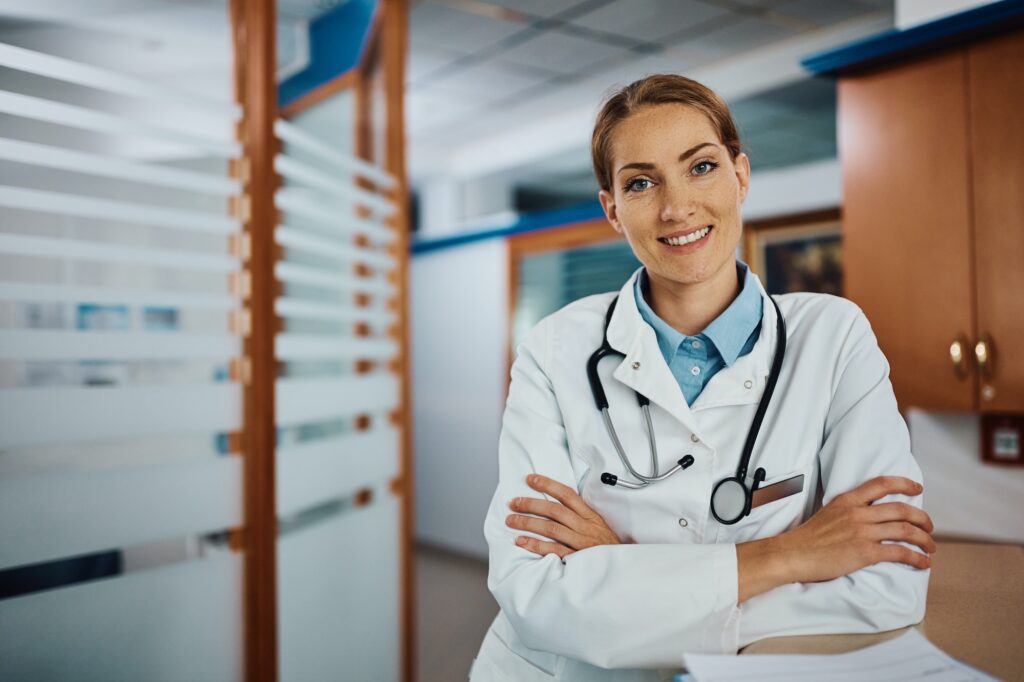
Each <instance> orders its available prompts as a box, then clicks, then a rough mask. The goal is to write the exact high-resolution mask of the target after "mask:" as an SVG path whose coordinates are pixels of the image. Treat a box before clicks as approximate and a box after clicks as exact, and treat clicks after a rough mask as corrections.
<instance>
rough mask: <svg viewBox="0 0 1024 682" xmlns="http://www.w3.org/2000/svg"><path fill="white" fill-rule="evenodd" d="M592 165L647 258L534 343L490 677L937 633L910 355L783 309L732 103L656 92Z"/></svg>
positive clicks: (501, 542) (848, 309) (699, 91)
mask: <svg viewBox="0 0 1024 682" xmlns="http://www.w3.org/2000/svg"><path fill="white" fill-rule="evenodd" d="M592 154H593V161H594V171H595V173H596V175H597V179H598V183H599V185H600V187H601V191H600V200H601V205H602V206H603V207H604V211H605V214H606V216H607V218H608V221H609V222H610V223H611V225H612V227H614V228H615V230H617V231H618V232H620V233H622V234H624V235H625V237H626V239H627V240H628V242H629V244H630V246H631V248H632V250H633V252H634V253H635V254H636V256H637V258H638V259H639V260H640V261H641V262H642V263H643V268H641V269H640V270H639V271H638V272H637V273H636V274H634V275H633V277H631V278H630V280H629V281H628V282H626V283H625V285H624V286H623V287H622V289H621V290H620V291H618V292H614V293H609V294H601V295H597V296H590V297H588V298H584V299H582V300H579V301H576V302H575V303H572V304H570V305H569V306H567V307H565V308H563V309H562V310H560V311H558V312H556V313H555V314H553V315H551V316H550V317H548V318H546V319H545V320H543V321H542V322H541V323H540V324H539V325H538V326H537V327H536V328H535V329H534V330H533V331H532V332H531V333H530V335H529V337H528V338H527V340H526V341H525V343H523V344H522V345H521V347H520V348H519V350H518V357H517V359H516V361H515V363H514V365H513V367H512V382H511V385H510V389H509V396H508V403H507V406H506V410H505V416H504V422H503V428H502V433H501V439H500V443H499V452H498V456H499V481H498V488H497V490H496V492H495V494H494V498H493V501H492V503H491V506H490V509H489V511H488V515H487V519H486V522H485V525H484V531H485V534H486V537H487V542H488V544H489V547H490V568H489V578H488V586H489V588H490V590H491V592H492V593H493V594H494V596H495V598H496V599H497V601H498V603H499V605H500V606H501V612H500V613H499V614H498V616H497V618H496V619H495V621H494V623H493V624H492V625H491V627H490V629H489V630H488V632H487V634H486V636H485V638H484V641H483V645H482V647H481V649H480V652H479V654H478V656H477V658H476V660H475V661H474V664H473V668H472V671H471V673H470V679H471V680H473V681H474V682H484V681H490V680H507V681H511V682H529V681H531V680H545V681H547V680H553V679H557V680H587V681H593V680H617V681H618V680H652V681H653V680H662V679H671V677H670V675H671V672H672V671H673V670H678V669H679V668H680V667H681V664H682V654H683V653H684V652H704V653H735V652H736V651H737V650H738V649H739V648H741V647H743V646H745V645H747V644H749V643H750V642H753V641H755V640H758V639H762V638H765V637H774V636H782V635H806V634H824V633H841V632H847V633H855V632H876V631H883V630H891V629H895V628H899V627H903V626H906V625H909V624H912V623H916V622H919V621H920V620H921V618H922V617H923V615H924V605H925V592H926V588H927V580H928V571H927V570H926V569H928V567H929V565H930V561H929V554H930V553H931V552H934V551H935V544H934V542H933V540H932V538H931V536H930V533H931V531H932V523H931V520H930V519H929V518H928V516H927V514H925V513H924V512H923V511H922V510H921V508H920V505H921V497H920V495H921V492H922V486H921V485H920V484H919V483H918V482H917V481H920V480H921V472H920V469H919V468H918V466H917V464H916V462H915V461H914V458H913V457H912V455H911V453H910V442H909V437H908V433H907V429H906V426H905V424H904V422H903V420H902V418H901V417H900V414H899V412H898V411H897V407H896V401H895V399H894V397H893V392H892V387H891V385H890V383H889V379H888V364H887V363H886V360H885V358H884V357H883V355H882V353H881V352H880V350H879V349H878V345H877V343H876V341H875V338H874V335H873V334H872V332H871V328H870V326H869V324H868V322H867V320H866V319H865V318H864V315H863V314H862V313H861V311H860V310H859V309H858V308H857V306H855V305H854V304H852V303H850V302H849V301H846V300H844V299H841V298H836V297H832V296H827V295H819V294H788V295H785V296H777V297H774V300H773V297H769V296H768V295H767V294H766V293H765V291H764V289H763V287H762V286H761V283H760V282H759V281H758V279H757V277H755V276H754V275H753V274H751V273H750V272H749V271H748V270H747V268H746V266H744V265H743V264H742V263H740V262H738V261H737V260H736V255H735V254H736V250H737V245H738V243H739V239H740V233H741V229H742V224H741V219H740V205H741V204H742V202H743V200H744V198H745V197H746V194H747V189H748V183H749V179H750V165H749V161H748V159H747V156H746V155H745V154H743V153H741V151H740V141H739V138H738V135H737V132H736V126H735V124H734V123H733V120H732V117H731V114H730V113H729V110H728V108H727V107H726V105H725V103H724V102H723V101H722V100H721V98H719V97H718V96H717V95H716V94H715V93H713V92H712V91H711V90H709V89H708V88H706V87H705V86H703V85H701V84H699V83H696V82H694V81H692V80H689V79H687V78H683V77H681V76H674V75H659V76H651V77H648V78H645V79H643V80H640V81H637V82H635V83H633V84H632V85H629V86H627V87H626V88H624V89H623V90H621V91H619V92H617V93H616V94H614V95H613V96H612V97H611V98H610V99H609V100H608V101H607V102H606V104H605V105H604V107H603V108H602V110H601V112H600V113H599V115H598V117H597V122H596V125H595V128H594V133H593V139H592ZM879 248H885V246H884V244H880V245H879ZM613 303H614V307H613ZM780 314H781V319H780ZM599 348H602V349H604V350H603V352H602V353H595V351H597V350H598V349H599ZM592 354H594V355H592ZM588 358H589V359H590V360H589V362H588ZM595 358H596V360H595ZM588 372H589V374H596V376H588ZM602 394H603V395H602ZM766 394H767V397H766ZM645 402H646V403H648V404H647V405H646V407H645V406H643V403H645ZM604 404H607V405H608V409H607V410H606V411H605V410H599V409H598V408H599V406H603V405H604ZM758 412H760V413H761V414H760V419H759V418H758V417H759V415H758ZM748 441H752V442H750V443H749V444H748ZM745 451H746V456H744V453H745ZM744 460H746V463H745V464H744ZM758 491H759V492H758ZM751 493H753V494H751Z"/></svg>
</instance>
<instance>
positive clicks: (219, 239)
mask: <svg viewBox="0 0 1024 682" xmlns="http://www.w3.org/2000/svg"><path fill="white" fill-rule="evenodd" d="M1022 31H1024V3H1022V2H1020V1H1018V0H1001V1H999V2H984V1H978V0H850V1H846V2H843V1H839V0H408V1H406V0H277V1H276V2H274V0H230V1H229V0H91V1H90V2H87V3H85V2H80V1H78V0H31V1H30V0H0V679H10V680H64V679H148V680H183V679H188V680H231V679H242V678H246V679H261V680H271V679H281V680H289V681H290V680H326V679H343V680H358V681H360V682H362V681H369V680H381V681H390V680H399V679H401V680H422V681H424V682H432V681H435V680H437V681H442V680H444V681H447V680H460V679H465V677H466V675H467V674H468V670H469V665H470V662H471V660H472V658H473V656H474V655H475V652H476V650H477V648H478V647H479V644H480V641H481V639H482V637H483V634H484V631H485V630H486V627H487V626H488V625H489V623H490V620H491V619H492V618H493V616H494V615H495V614H496V613H497V605H496V603H495V602H494V601H493V599H492V598H491V596H490V594H489V593H488V592H487V588H486V556H487V546H486V543H485V541H484V538H483V533H482V525H483V518H484V513H485V510H486V508H487V506H488V504H489V501H490V498H491V495H492V493H493V491H494V487H495V484H496V481H497V459H496V444H497V440H498V432H499V429H500V423H501V414H502V409H503V404H504V398H505V391H506V388H507V382H508V372H509V367H510V363H511V361H512V359H513V358H514V352H515V351H514V349H515V346H516V343H517V341H518V340H520V339H522V337H523V335H524V334H525V333H526V332H527V331H528V330H529V329H530V328H531V327H532V326H533V325H534V324H536V323H537V322H538V321H539V320H540V319H541V318H542V317H544V316H545V315H547V314H549V313H551V312H554V311H555V310H557V309H558V308H560V307H561V306H563V305H565V304H566V303H568V302H569V301H572V300H574V299H576V298H579V297H582V296H586V295H589V294H592V293H598V292H603V291H609V290H612V289H617V288H618V287H619V286H620V285H621V283H622V282H623V281H624V280H625V279H626V278H627V277H628V276H629V274H630V273H631V272H632V271H633V270H634V269H635V268H637V267H638V263H637V261H636V260H635V258H634V257H633V256H632V254H631V252H630V250H629V248H628V246H627V245H626V244H625V242H624V241H622V240H621V239H620V238H619V237H618V235H617V234H616V233H615V232H614V231H612V230H611V228H610V227H609V226H608V225H607V224H606V222H605V221H604V219H603V217H602V214H601V209H600V206H599V204H598V203H597V199H596V193H597V189H598V188H597V185H596V182H595V180H594V177H593V173H592V170H591V167H590V153H589V138H590V132H591V127H592V124H593V119H594V116H595V114H596V112H597V108H598V106H599V104H600V102H601V100H602V97H603V96H604V95H606V94H607V93H608V92H609V91H610V90H611V89H613V88H615V87H619V86H622V85H625V84H627V83H629V82H631V81H633V80H635V79H637V78H639V77H642V76H644V75H647V74H651V73H658V72H674V73H681V74H683V75H686V76H689V77H691V78H694V79H696V80H699V81H701V82H703V83H705V84H707V85H708V86H710V87H711V88H713V89H714V90H716V91H717V92H719V93H720V94H721V95H723V96H724V97H725V98H726V99H727V101H728V103H729V105H730V106H731V108H732V111H733V113H734V115H735V117H736V119H737V123H738V125H739V128H740V133H741V137H742V139H743V144H744V147H745V149H746V151H747V153H748V154H749V156H750V159H751V165H752V179H751V190H750V195H749V197H748V199H747V201H746V203H745V205H744V221H745V233H744V237H743V242H742V248H741V251H742V253H741V254H740V255H741V257H742V258H743V259H744V260H745V261H746V262H748V263H749V264H750V265H751V267H752V269H753V270H754V271H755V272H756V273H757V274H758V275H759V276H760V277H761V279H762V281H763V282H764V283H765V285H766V287H767V288H768V290H769V292H771V293H784V292H789V291H818V292H826V293H831V294H835V295H842V296H846V297H848V298H851V299H852V300H854V301H855V302H856V303H858V304H859V305H860V306H861V307H862V308H863V309H864V310H865V312H866V313H867V315H868V318H869V319H870V321H871V322H872V325H873V327H874V329H875V332H876V334H877V336H878V338H879V342H880V344H881V346H882V349H883V351H884V352H885V353H886V356H887V357H888V359H889V361H890V364H891V367H892V381H893V384H894V387H895V389H896V393H897V397H898V399H899V401H900V406H901V409H902V410H903V412H904V416H905V417H906V419H907V422H908V424H909V427H910V431H911V436H912V441H913V447H914V453H915V455H916V457H917V459H918V461H919V462H920V464H921V467H922V469H923V472H924V477H925V483H926V496H925V505H926V508H927V509H928V511H929V512H930V513H931V515H932V517H933V519H934V521H935V523H936V532H937V534H938V535H939V536H940V537H942V538H945V539H950V540H953V539H956V540H969V541H972V542H979V543H981V542H984V543H1001V544H1010V545H1021V544H1024V521H1022V519H1024V469H1022V468H1021V465H1022V464H1024V455H1022V453H1021V448H1022V444H1021V431H1022V430H1024V357H1022V356H1021V355H1020V354H1019V353H1016V351H1017V350H1018V349H1019V347H1020V345H1021V344H1020V339H1021V338H1022V337H1024V323H1022V320H1024V296H1022V295H1021V293H1020V292H1021V291H1024V267H1022V260H1024V218H1022V216H1024V189H1022V188H1024V134H1022V132H1021V131H1022V130H1024V126H1022V125H1021V124H1022V123H1024V120H1022V114H1021V111H1024V99H1022V95H1021V93H1022V92H1024V80H1022V75H1021V71H1020V65H1021V64H1024V32H1022ZM275 55H276V59H275Z"/></svg>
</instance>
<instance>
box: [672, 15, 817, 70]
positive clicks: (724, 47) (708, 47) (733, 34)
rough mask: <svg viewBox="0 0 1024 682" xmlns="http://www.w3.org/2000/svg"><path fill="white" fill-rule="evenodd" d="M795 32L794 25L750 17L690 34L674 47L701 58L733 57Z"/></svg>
mask: <svg viewBox="0 0 1024 682" xmlns="http://www.w3.org/2000/svg"><path fill="white" fill-rule="evenodd" d="M796 34H797V31H796V30H794V29H793V28H789V27H783V26H779V25H778V24H774V23H770V22H767V21H764V20H762V19H757V18H753V17H749V18H744V19H739V20H738V21H735V22H730V23H729V24H727V25H725V26H722V27H720V28H716V29H713V30H710V31H707V32H703V33H701V34H700V35H697V36H691V37H689V38H687V39H685V40H683V41H681V42H678V43H675V47H678V48H680V49H682V50H685V51H686V52H687V53H693V55H694V57H695V58H698V59H700V60H701V61H703V62H705V63H706V62H708V61H712V60H718V59H725V58H727V57H736V56H739V55H740V54H742V53H744V52H748V51H750V50H755V49H757V48H759V47H764V46H766V45H769V44H771V43H774V42H778V41H781V40H784V39H786V38H790V37H792V36H794V35H796Z"/></svg>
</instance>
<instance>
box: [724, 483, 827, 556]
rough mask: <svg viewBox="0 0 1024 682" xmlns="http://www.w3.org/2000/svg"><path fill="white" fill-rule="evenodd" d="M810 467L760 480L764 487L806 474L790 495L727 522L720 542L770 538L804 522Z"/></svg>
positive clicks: (809, 485) (809, 484) (809, 487)
mask: <svg viewBox="0 0 1024 682" xmlns="http://www.w3.org/2000/svg"><path fill="white" fill-rule="evenodd" d="M811 473H812V472H811V470H809V469H797V470H795V471H791V472H789V473H785V474H780V475H778V476H772V477H771V478H770V479H768V480H766V481H765V482H764V483H762V484H761V487H762V488H767V487H768V486H770V485H773V484H775V483H779V482H781V481H786V480H788V479H791V478H793V477H794V476H800V475H801V474H802V475H803V477H804V480H803V488H802V489H801V490H800V492H798V493H795V494H791V495H787V496H786V497H782V498H780V499H777V500H773V501H771V502H766V503H765V504H762V505H761V506H759V507H755V508H753V509H751V510H750V514H748V515H747V516H745V517H744V518H743V519H741V520H740V521H739V522H737V523H736V524H735V525H733V526H724V527H723V533H724V535H722V534H720V535H722V537H720V540H719V542H747V541H748V540H756V539H758V538H767V537H773V536H775V535H779V534H780V533H784V532H785V531H787V530H790V529H791V528H794V527H796V526H798V525H799V524H800V523H802V522H803V513H804V503H805V501H806V499H807V495H808V494H809V490H810V489H811V487H812V485H813V483H814V482H813V481H812V476H811Z"/></svg>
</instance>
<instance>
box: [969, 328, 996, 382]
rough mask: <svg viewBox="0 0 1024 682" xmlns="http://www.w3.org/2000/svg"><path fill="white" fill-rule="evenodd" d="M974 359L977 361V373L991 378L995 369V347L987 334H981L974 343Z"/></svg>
mask: <svg viewBox="0 0 1024 682" xmlns="http://www.w3.org/2000/svg"><path fill="white" fill-rule="evenodd" d="M974 359H975V360H977V361H978V374H979V375H980V376H981V377H982V378H984V379H989V378H991V377H992V374H993V373H994V371H995V367H994V365H995V348H994V347H993V345H992V337H990V336H989V335H988V334H983V335H982V337H981V338H980V339H979V340H978V343H976V344H974Z"/></svg>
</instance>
